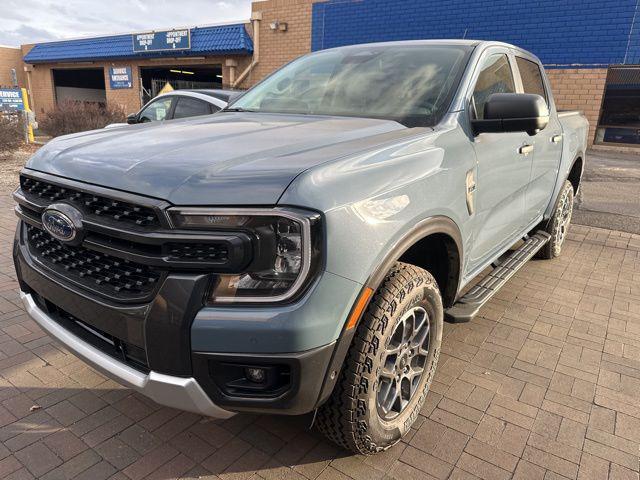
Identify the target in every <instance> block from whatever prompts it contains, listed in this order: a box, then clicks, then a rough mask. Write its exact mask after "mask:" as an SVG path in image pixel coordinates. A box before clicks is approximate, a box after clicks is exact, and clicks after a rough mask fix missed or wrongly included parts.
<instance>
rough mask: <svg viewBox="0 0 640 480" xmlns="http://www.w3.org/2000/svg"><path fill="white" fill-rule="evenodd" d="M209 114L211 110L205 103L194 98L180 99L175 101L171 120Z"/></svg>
mask: <svg viewBox="0 0 640 480" xmlns="http://www.w3.org/2000/svg"><path fill="white" fill-rule="evenodd" d="M210 113H211V108H210V106H209V104H208V103H207V102H204V101H202V100H198V99H196V98H188V97H180V98H178V100H177V103H176V108H175V110H174V112H173V118H187V117H197V116H200V115H209V114H210Z"/></svg>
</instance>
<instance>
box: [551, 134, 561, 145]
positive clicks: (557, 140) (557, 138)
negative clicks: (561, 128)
mask: <svg viewBox="0 0 640 480" xmlns="http://www.w3.org/2000/svg"><path fill="white" fill-rule="evenodd" d="M561 141H562V134H559V135H554V136H553V137H551V143H560V142H561Z"/></svg>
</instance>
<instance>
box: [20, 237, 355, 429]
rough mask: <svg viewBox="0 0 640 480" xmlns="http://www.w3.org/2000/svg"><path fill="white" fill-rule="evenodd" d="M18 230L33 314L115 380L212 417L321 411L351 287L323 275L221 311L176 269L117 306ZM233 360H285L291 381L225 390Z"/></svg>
mask: <svg viewBox="0 0 640 480" xmlns="http://www.w3.org/2000/svg"><path fill="white" fill-rule="evenodd" d="M21 231H22V229H21V226H20V225H19V226H18V230H17V232H16V242H15V244H14V251H13V256H14V262H15V266H16V273H17V276H18V280H19V283H20V288H21V296H22V299H23V302H24V303H25V307H26V309H27V311H28V313H29V315H30V316H31V317H32V318H33V319H34V320H35V321H36V322H37V323H38V324H40V325H41V326H42V328H43V329H44V330H45V331H46V332H47V333H49V334H50V335H51V336H52V337H54V338H56V339H57V340H58V341H60V342H61V343H62V344H63V345H64V346H65V347H66V348H67V349H68V350H70V351H72V352H73V353H74V354H76V355H77V356H78V357H80V358H82V359H83V360H85V361H86V362H87V363H89V364H91V365H92V366H93V367H95V368H96V369H97V370H99V371H101V372H102V373H104V374H105V375H107V376H109V377H110V378H113V379H114V380H115V381H117V382H118V383H121V384H123V385H125V386H127V387H130V388H132V389H134V390H137V391H139V392H141V393H142V394H144V395H146V396H148V397H150V398H152V399H153V400H154V401H156V402H157V403H159V404H162V405H167V406H170V407H174V408H178V409H182V410H187V411H192V412H195V413H199V414H203V415H207V416H212V417H227V416H230V415H232V414H233V412H238V411H244V412H257V413H258V412H262V413H277V414H287V415H299V414H303V413H307V412H309V411H312V410H313V409H314V408H317V406H319V405H320V404H321V403H322V402H323V401H324V400H326V398H327V396H328V394H329V393H330V392H331V390H332V388H333V385H334V384H335V380H336V378H337V377H336V375H335V372H334V369H337V368H339V365H340V364H341V362H340V361H338V360H335V361H334V358H335V352H336V351H337V350H338V348H337V342H336V337H337V336H338V333H339V330H340V328H341V325H342V322H339V321H336V320H335V319H339V318H346V315H347V314H348V311H343V309H345V308H346V309H348V308H349V305H350V304H351V303H352V301H351V296H352V295H355V294H357V290H356V289H354V288H351V287H352V285H351V283H349V284H348V285H346V282H347V281H346V280H345V279H342V278H341V277H335V278H334V276H332V275H323V276H322V278H321V279H320V281H318V282H317V284H315V285H314V286H312V287H311V288H310V289H309V291H308V292H307V293H306V295H305V297H304V298H302V299H300V300H299V301H298V302H296V303H295V304H289V305H285V306H279V307H275V306H274V307H271V308H267V307H254V308H253V309H249V308H246V307H245V308H236V307H234V308H231V307H229V308H228V309H226V310H223V309H213V308H210V307H209V308H206V307H205V308H203V306H202V297H203V291H204V290H205V287H206V283H207V282H206V281H205V279H206V276H204V275H195V274H178V273H176V274H172V275H169V276H168V277H167V278H166V279H165V281H164V282H163V283H162V285H161V286H160V287H159V291H158V293H157V295H156V296H155V298H154V299H153V300H152V301H151V302H150V303H146V304H133V305H132V304H115V303H112V302H108V301H105V300H104V299H99V298H96V297H95V296H94V295H92V294H91V292H88V291H85V290H81V289H78V288H76V287H75V286H74V285H70V284H68V283H67V282H66V281H65V280H64V279H61V278H59V277H57V276H56V275H54V274H53V273H52V272H49V271H47V270H46V269H45V268H43V267H42V266H41V265H40V264H39V263H38V262H37V260H36V259H35V258H33V257H32V256H31V254H30V252H29V248H28V246H27V245H26V244H25V242H24V241H23V236H22V234H21ZM354 285H355V284H354ZM347 287H349V288H347ZM65 315H69V316H70V317H72V318H73V319H75V320H77V321H79V322H80V323H83V324H85V327H86V326H88V327H90V329H95V332H97V333H98V334H99V335H98V336H100V334H102V335H103V336H106V337H109V338H113V339H115V341H116V342H121V343H122V345H124V351H126V352H137V353H138V354H137V355H134V358H135V359H136V360H140V359H142V362H139V361H138V362H135V361H132V359H131V358H130V357H129V356H128V355H125V357H126V358H124V359H123V358H121V355H120V354H117V355H115V356H114V352H113V350H112V349H113V347H109V348H106V347H108V345H105V344H104V342H102V343H101V342H100V341H99V342H97V343H96V341H95V338H93V335H91V334H89V335H87V333H86V331H80V330H81V329H80V330H79V329H78V328H77V327H76V326H75V325H73V321H69V319H68V318H67V317H65ZM327 327H329V328H327ZM332 331H336V333H335V334H334V333H332ZM95 332H94V333H95ZM334 335H335V336H334ZM102 338H104V337H102ZM338 343H339V342H338ZM292 352H293V353H292ZM334 363H335V365H334ZM230 364H235V365H236V366H237V365H248V366H256V365H257V366H265V367H270V366H274V365H275V366H277V367H282V368H284V369H286V371H287V374H288V375H289V377H288V378H289V384H288V387H287V388H285V389H282V390H278V391H277V392H274V393H273V394H271V393H269V394H265V395H252V394H247V393H246V392H243V393H242V394H235V393H233V394H230V393H229V391H227V390H225V388H224V385H221V384H220V382H219V380H220V379H219V377H220V376H221V375H220V372H222V371H225V370H226V369H227V367H228V365H230ZM329 366H331V372H329Z"/></svg>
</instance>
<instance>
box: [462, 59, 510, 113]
mask: <svg viewBox="0 0 640 480" xmlns="http://www.w3.org/2000/svg"><path fill="white" fill-rule="evenodd" d="M515 91H516V87H515V83H514V81H513V73H512V72H511V66H510V64H509V59H508V58H507V56H506V55H505V54H503V53H499V54H496V55H490V56H489V57H487V58H486V59H485V61H484V62H483V65H482V70H481V71H480V76H479V77H478V81H477V82H476V86H475V88H474V90H473V97H472V100H471V104H472V109H473V115H474V118H477V119H482V118H484V104H485V103H487V99H488V98H489V96H490V95H491V94H493V93H515Z"/></svg>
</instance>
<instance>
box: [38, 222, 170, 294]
mask: <svg viewBox="0 0 640 480" xmlns="http://www.w3.org/2000/svg"><path fill="white" fill-rule="evenodd" d="M26 228H27V241H28V244H29V248H30V250H31V254H32V256H34V257H35V258H37V259H38V260H39V261H40V262H41V263H42V264H43V265H44V266H46V267H48V268H49V269H51V270H52V271H54V272H56V273H58V274H59V275H62V276H63V277H65V278H67V279H69V280H70V281H72V282H74V283H76V284H78V285H80V286H83V287H85V288H88V289H90V290H92V291H96V292H98V293H100V294H102V295H106V296H108V297H111V298H117V299H123V300H141V299H144V298H148V297H149V296H150V295H151V294H152V293H153V291H154V290H155V288H156V286H157V284H158V282H159V280H160V278H161V276H162V272H161V271H160V270H156V269H153V268H150V267H148V266H146V265H142V264H138V263H134V262H130V261H128V260H123V259H120V258H118V257H114V256H111V255H107V254H104V253H100V252H96V251H94V250H89V249H87V248H85V247H82V246H70V245H66V244H63V243H62V242H60V241H58V240H56V239H55V238H53V237H52V236H51V235H49V234H48V233H47V232H45V231H43V230H40V229H39V228H37V227H34V226H32V225H26Z"/></svg>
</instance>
